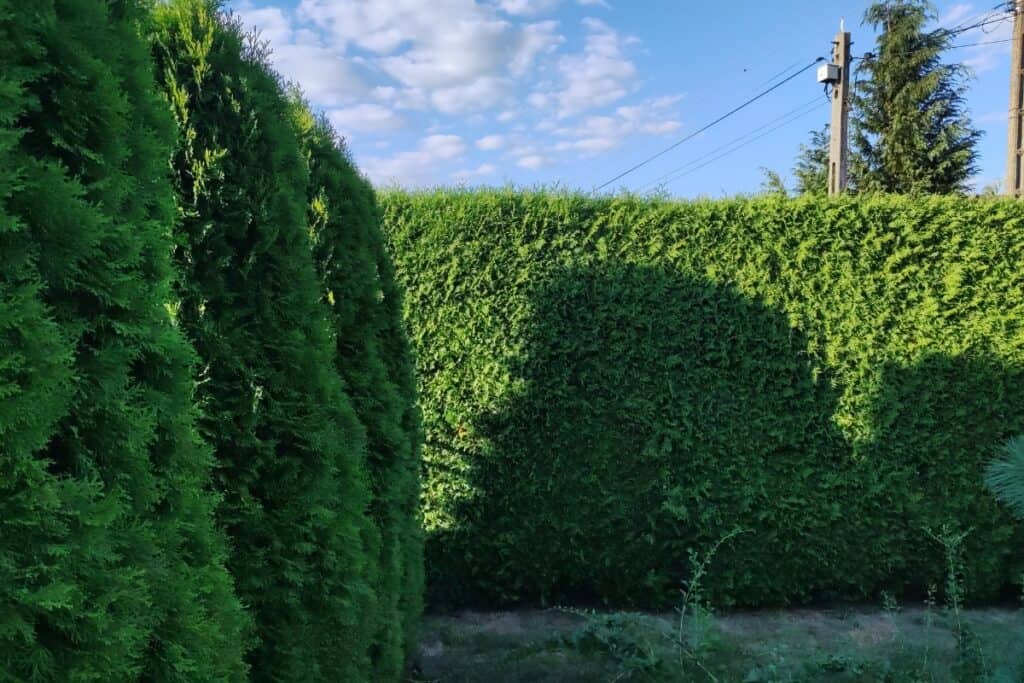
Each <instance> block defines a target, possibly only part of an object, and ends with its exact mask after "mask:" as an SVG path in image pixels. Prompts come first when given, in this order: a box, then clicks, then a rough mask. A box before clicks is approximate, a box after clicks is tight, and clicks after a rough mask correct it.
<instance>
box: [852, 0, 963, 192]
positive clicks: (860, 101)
mask: <svg viewBox="0 0 1024 683" xmlns="http://www.w3.org/2000/svg"><path fill="white" fill-rule="evenodd" d="M934 18H935V17H934V11H933V8H932V5H931V3H929V2H927V0H886V1H884V2H875V3H874V4H873V5H871V7H869V8H868V10H867V12H866V13H865V15H864V21H865V23H867V24H870V25H871V26H873V27H874V28H875V29H876V30H880V33H879V36H878V39H877V45H876V48H875V51H874V54H873V55H872V56H867V57H865V58H864V59H863V60H862V61H861V63H860V67H859V71H860V74H859V78H858V82H857V83H856V87H855V88H854V93H853V98H852V104H853V108H854V117H853V122H852V124H853V125H852V128H853V131H852V143H853V145H852V146H853V151H854V155H853V158H852V159H851V180H852V182H853V183H854V184H855V186H856V188H857V189H858V190H861V191H869V192H898V193H940V194H941V193H951V192H964V191H966V189H967V181H968V179H969V178H970V177H971V176H972V175H973V174H974V173H975V172H976V170H977V158H978V152H977V143H978V140H979V139H980V138H981V132H980V131H978V130H976V129H975V128H973V127H972V126H971V122H970V120H969V118H968V115H967V110H966V106H965V104H964V97H965V94H966V90H967V87H966V85H965V81H966V78H967V75H968V72H967V70H966V68H965V67H964V66H963V65H960V64H945V63H943V62H942V54H943V52H944V51H945V50H946V48H948V47H949V44H950V40H951V37H950V33H949V32H948V31H942V30H938V31H926V30H925V26H926V24H927V23H928V22H929V21H931V20H933V19H934Z"/></svg>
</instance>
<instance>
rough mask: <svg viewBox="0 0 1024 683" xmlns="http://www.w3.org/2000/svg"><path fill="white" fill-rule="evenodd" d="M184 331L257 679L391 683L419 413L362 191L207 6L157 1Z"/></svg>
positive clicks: (367, 191)
mask: <svg viewBox="0 0 1024 683" xmlns="http://www.w3.org/2000/svg"><path fill="white" fill-rule="evenodd" d="M156 19H157V30H156V31H155V34H154V37H153V44H154V52H155V55H156V59H157V63H158V73H159V74H160V76H161V80H162V85H163V87H164V89H165V91H166V94H167V98H168V100H169V101H170V103H171V106H172V108H173V110H174V112H175V114H176V116H177V119H178V123H179V128H180V135H179V147H178V150H177V153H176V155H175V158H174V161H173V166H174V170H175V172H176V178H177V184H178V189H179V193H180V209H181V219H180V223H179V227H178V230H177V235H176V236H177V244H178V246H177V250H176V252H175V257H176V258H175V261H176V264H177V265H178V266H179V268H180V270H181V273H182V276H181V282H180V286H179V288H178V294H179V297H180V310H179V311H178V317H179V319H180V320H181V324H182V326H183V328H184V329H185V330H186V331H187V333H188V334H189V336H190V337H191V339H192V341H193V343H194V344H195V346H196V349H197V350H198V352H199V355H200V357H201V358H202V360H203V362H204V364H205V373H204V375H203V376H202V377H201V380H202V382H201V388H200V399H201V401H202V404H203V407H204V410H205V415H206V420H205V422H204V428H205V430H206V433H207V435H208V438H209V439H210V440H211V442H212V443H213V444H214V446H215V449H216V453H217V457H218V462H219V468H218V471H217V476H218V481H219V484H220V488H221V490H223V492H224V496H225V502H224V505H223V506H222V511H221V516H220V518H221V520H222V523H223V524H224V525H225V526H226V527H227V529H228V531H229V533H230V536H231V541H232V548H233V553H232V556H231V558H230V562H229V567H230V569H231V571H232V573H233V574H234V575H235V576H236V579H237V582H238V587H239V591H240V594H241V596H242V598H243V600H244V601H245V602H246V604H248V605H250V606H251V607H252V610H253V613H254V616H255V621H256V627H257V635H258V637H259V641H258V644H257V646H256V648H255V650H254V651H253V652H252V653H251V655H250V662H251V665H252V671H253V677H254V678H255V679H257V680H303V681H307V680H308V681H314V680H322V681H370V680H373V681H388V680H397V679H398V678H399V676H400V674H401V672H402V669H403V666H404V663H405V659H406V653H407V651H408V649H409V648H410V647H411V645H412V642H413V640H412V638H413V632H414V628H415V625H416V622H417V619H418V616H419V613H420V611H421V607H420V603H421V600H422V598H421V593H422V543H421V540H420V533H419V516H418V491H419V489H418V486H419V456H420V452H419V443H420V429H419V414H418V411H417V408H416V404H415V385H414V381H413V380H412V370H411V368H412V364H411V358H410V355H409V346H408V342H407V340H406V339H405V338H404V336H402V325H401V313H400V300H399V298H398V293H397V290H396V288H395V286H394V283H393V277H392V270H391V266H390V264H389V262H388V260H387V255H386V254H385V252H384V249H383V244H382V238H381V236H380V228H379V224H380V215H379V211H378V210H377V208H376V204H375V198H374V195H373V191H372V189H371V188H370V186H369V185H368V184H367V183H366V182H365V181H364V180H363V179H362V178H360V177H359V175H358V172H357V171H356V169H355V168H354V166H352V164H351V163H350V162H349V160H348V158H347V157H346V155H345V153H344V152H343V150H342V147H341V143H340V141H338V140H337V139H336V136H335V135H334V133H333V131H331V130H330V128H329V126H328V125H327V124H326V123H325V122H324V121H322V120H316V119H314V118H313V117H312V116H311V115H310V114H309V112H308V110H307V108H306V107H305V105H304V104H303V103H302V101H301V98H300V96H299V95H298V94H294V93H291V94H290V93H288V92H287V90H286V88H285V87H284V85H283V84H282V82H281V81H280V78H279V77H278V76H277V74H276V73H275V72H274V71H273V70H272V69H271V68H270V67H269V65H268V63H267V59H266V54H265V52H264V49H263V47H262V46H261V45H260V44H259V43H258V41H256V40H254V39H252V37H251V36H248V35H246V34H245V33H244V31H243V30H242V29H241V27H240V26H238V25H237V23H235V22H234V21H233V20H232V19H231V18H230V17H229V16H227V15H225V14H224V13H223V12H222V6H221V3H220V2H217V1H216V0H172V1H171V2H168V3H166V4H164V5H161V6H158V8H157V11H156Z"/></svg>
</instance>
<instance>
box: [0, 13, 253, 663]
mask: <svg viewBox="0 0 1024 683" xmlns="http://www.w3.org/2000/svg"><path fill="white" fill-rule="evenodd" d="M145 16H146V15H145V14H144V12H143V11H142V8H141V7H140V6H139V5H138V3H136V2H133V1H132V0H113V1H108V0H38V1H36V0H34V1H33V2H13V1H7V0H4V1H3V2H0V62H2V64H3V70H2V72H0V606H2V608H0V678H2V679H3V680H5V681H22V680H47V681H120V680H133V679H145V680H152V681H184V680H203V681H218V680H219V681H225V680H242V679H244V678H245V675H246V668H245V664H244V661H243V653H244V650H245V648H246V644H247V642H248V638H247V631H248V624H247V621H246V618H245V615H244V613H243V612H242V609H241V606H240V604H239V602H238V600H237V599H236V597H235V595H234V589H233V586H232V582H231V579H230V577H229V576H228V573H227V571H226V570H225V567H224V555H225V548H224V542H223V538H222V537H221V535H220V534H219V532H218V531H216V529H215V527H214V525H213V509H214V504H215V500H216V499H215V497H214V495H213V493H212V492H211V491H210V490H209V489H208V484H209V477H210V467H211V464H212V457H211V453H210V450H209V448H208V447H207V446H206V445H205V444H204V443H203V442H202V440H201V439H200V438H199V434H198V432H197V426H196V423H197V413H196V411H195V408H194V405H193V402H192V398H193V379H192V372H193V365H194V360H195V358H194V353H193V351H192V349H191V348H190V347H189V346H188V344H187V343H186V342H185V340H184V338H183V337H182V335H181V333H180V332H179V331H178V330H177V329H176V327H175V325H174V323H173V320H172V317H171V316H170V314H169V312H168V309H167V307H166V304H167V302H168V301H169V300H170V298H171V273H172V270H171V264H170V251H171V242H170V239H169V235H170V229H171V225H172V222H173V220H174V199H173V194H172V185H171V183H170V179H169V178H168V177H167V159H168V157H169V155H170V150H171V144H172V142H173V126H172V120H171V117H170V115H169V114H168V113H167V107H166V105H165V104H164V103H163V102H162V101H161V99H160V98H159V96H158V94H157V90H156V86H155V83H154V80H153V74H152V64H151V61H150V55H149V50H148V47H147V45H146V43H145V42H144V40H143V39H142V37H141V36H140V34H139V31H140V29H141V28H142V25H141V22H143V21H144V20H145Z"/></svg>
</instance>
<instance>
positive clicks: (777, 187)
mask: <svg viewBox="0 0 1024 683" xmlns="http://www.w3.org/2000/svg"><path fill="white" fill-rule="evenodd" d="M761 192H762V193H763V194H774V195H778V196H780V197H786V196H788V195H789V190H787V189H786V182H785V181H784V180H783V179H782V176H781V175H780V174H779V172H778V171H773V170H772V169H770V168H768V167H766V166H762V167H761Z"/></svg>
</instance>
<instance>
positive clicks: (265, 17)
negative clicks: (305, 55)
mask: <svg viewBox="0 0 1024 683" xmlns="http://www.w3.org/2000/svg"><path fill="white" fill-rule="evenodd" d="M235 14H237V15H238V18H239V20H240V21H241V22H242V26H243V27H244V28H245V29H246V30H251V29H256V30H257V31H258V32H259V34H260V38H262V39H263V40H269V41H270V44H271V46H275V45H284V44H286V43H290V42H291V40H292V24H291V20H290V19H289V18H288V16H287V15H285V13H284V11H282V10H281V8H280V7H261V8H255V7H253V6H252V4H251V3H249V2H244V3H242V4H241V5H240V6H239V7H237V8H236V9H235Z"/></svg>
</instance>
